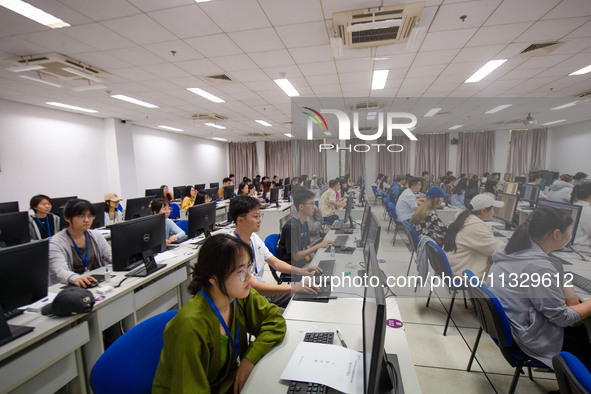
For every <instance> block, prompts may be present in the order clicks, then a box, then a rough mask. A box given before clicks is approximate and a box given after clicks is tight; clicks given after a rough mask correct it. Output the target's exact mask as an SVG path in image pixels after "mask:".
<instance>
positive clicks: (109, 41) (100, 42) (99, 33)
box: [60, 23, 134, 51]
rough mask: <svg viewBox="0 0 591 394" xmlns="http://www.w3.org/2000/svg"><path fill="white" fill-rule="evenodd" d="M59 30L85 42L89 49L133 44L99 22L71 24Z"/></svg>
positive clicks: (130, 45)
mask: <svg viewBox="0 0 591 394" xmlns="http://www.w3.org/2000/svg"><path fill="white" fill-rule="evenodd" d="M60 32H62V33H63V34H65V35H67V36H69V37H71V38H74V39H76V40H78V41H80V42H83V43H85V44H86V45H88V46H89V47H90V48H88V49H89V50H91V49H98V50H101V51H104V50H109V49H119V48H129V47H132V46H133V45H134V44H133V42H131V41H129V40H127V39H125V38H124V37H123V36H121V35H120V34H117V33H115V32H113V31H111V30H109V29H107V28H106V27H104V26H103V25H101V24H99V23H89V24H86V25H82V26H72V27H71V28H68V29H61V30H60Z"/></svg>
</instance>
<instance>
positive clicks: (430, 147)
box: [415, 133, 449, 182]
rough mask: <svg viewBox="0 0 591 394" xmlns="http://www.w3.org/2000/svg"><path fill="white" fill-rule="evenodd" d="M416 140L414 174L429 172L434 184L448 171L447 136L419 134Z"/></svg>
mask: <svg viewBox="0 0 591 394" xmlns="http://www.w3.org/2000/svg"><path fill="white" fill-rule="evenodd" d="M417 138H418V141H417V142H416V151H415V174H416V175H417V176H420V175H421V173H422V172H423V171H429V175H430V178H431V180H432V181H435V182H436V181H437V180H438V179H439V177H441V176H442V175H444V174H445V172H446V171H447V170H448V168H447V159H448V156H449V134H447V133H445V134H420V135H419V136H418V137H417Z"/></svg>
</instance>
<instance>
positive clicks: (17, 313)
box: [4, 309, 332, 343]
mask: <svg viewBox="0 0 591 394" xmlns="http://www.w3.org/2000/svg"><path fill="white" fill-rule="evenodd" d="M23 313H25V310H24V309H13V310H11V311H6V312H4V319H5V320H10V319H12V318H13V317H17V316H20V315H22V314H23ZM331 334H332V333H331ZM308 342H310V341H308ZM331 343H332V342H331Z"/></svg>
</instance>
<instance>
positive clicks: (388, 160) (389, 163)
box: [370, 136, 410, 179]
mask: <svg viewBox="0 0 591 394" xmlns="http://www.w3.org/2000/svg"><path fill="white" fill-rule="evenodd" d="M377 144H385V146H382V147H380V151H379V152H378V154H377V155H376V157H377V161H378V165H377V169H378V173H382V174H386V175H389V176H396V175H397V174H408V173H410V140H409V139H408V137H406V136H395V137H392V140H391V141H388V140H387V139H386V137H382V138H380V139H378V141H377ZM392 144H399V145H402V147H403V148H404V149H403V150H402V151H401V152H388V150H387V149H386V146H388V145H392ZM392 148H393V150H395V149H394V148H395V147H392ZM398 148H399V147H398ZM377 175H378V174H373V178H374V179H375V177H376V176H377ZM370 178H371V174H370Z"/></svg>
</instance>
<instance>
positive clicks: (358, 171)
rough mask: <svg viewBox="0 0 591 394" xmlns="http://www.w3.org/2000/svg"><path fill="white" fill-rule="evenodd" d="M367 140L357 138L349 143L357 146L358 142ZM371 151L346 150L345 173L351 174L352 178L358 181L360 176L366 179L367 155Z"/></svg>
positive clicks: (361, 142) (362, 142)
mask: <svg viewBox="0 0 591 394" xmlns="http://www.w3.org/2000/svg"><path fill="white" fill-rule="evenodd" d="M364 143H365V142H364V141H362V140H360V139H358V138H355V139H351V140H350V141H349V142H348V145H350V146H355V145H356V144H364ZM369 154H371V153H369V152H367V153H365V152H355V151H354V150H353V149H351V152H349V151H345V174H350V175H351V178H353V179H354V180H355V181H357V180H358V179H359V178H360V177H361V178H363V179H365V156H366V155H369Z"/></svg>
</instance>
